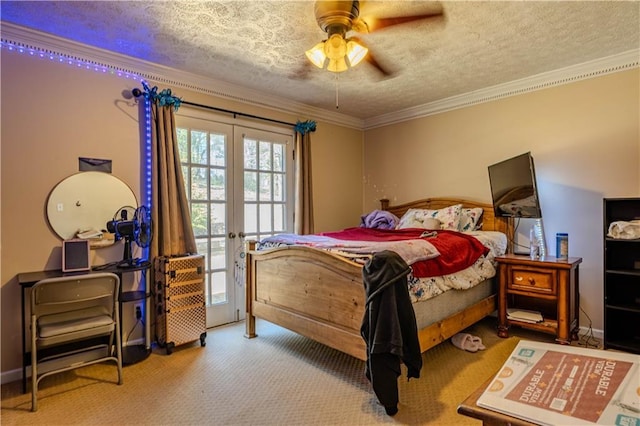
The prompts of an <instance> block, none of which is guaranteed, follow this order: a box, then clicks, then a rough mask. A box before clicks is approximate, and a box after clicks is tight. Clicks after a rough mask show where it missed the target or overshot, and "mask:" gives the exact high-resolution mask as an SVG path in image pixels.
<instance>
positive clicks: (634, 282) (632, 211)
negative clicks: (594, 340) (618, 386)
mask: <svg viewBox="0 0 640 426" xmlns="http://www.w3.org/2000/svg"><path fill="white" fill-rule="evenodd" d="M603 219H604V347H605V349H617V350H622V351H626V352H632V353H640V239H621V238H611V237H609V236H607V233H608V231H609V226H610V225H611V223H613V222H617V221H625V222H627V221H630V220H640V198H605V199H604V214H603Z"/></svg>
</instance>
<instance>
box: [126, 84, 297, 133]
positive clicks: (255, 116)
mask: <svg viewBox="0 0 640 426" xmlns="http://www.w3.org/2000/svg"><path fill="white" fill-rule="evenodd" d="M143 87H144V88H145V90H146V89H148V87H147V86H146V85H144V84H143ZM153 90H154V91H155V88H154V89H153ZM131 94H132V95H133V96H135V97H136V98H139V97H140V96H142V95H144V93H143V92H142V90H140V89H138V88H135V89H133V90H132V91H131ZM161 95H162V93H161ZM167 96H169V97H171V94H170V92H169V93H168V94H167ZM145 97H146V96H145ZM178 99H179V98H178ZM176 104H177V102H176ZM180 104H185V105H191V106H194V107H198V108H205V109H211V110H214V111H220V112H226V113H227V114H233V116H234V118H235V116H236V115H241V116H243V117H248V118H254V119H256V120H264V121H270V122H272V123H278V124H285V125H287V126H291V127H293V126H295V124H293V123H287V122H286V121H280V120H274V119H273V118H266V117H260V116H258V115H252V114H245V113H244V112H238V111H232V110H229V109H224V108H218V107H213V106H210V105H202V104H198V103H195V102H189V101H183V100H181V99H180Z"/></svg>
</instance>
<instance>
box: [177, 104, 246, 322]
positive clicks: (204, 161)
mask: <svg viewBox="0 0 640 426" xmlns="http://www.w3.org/2000/svg"><path fill="white" fill-rule="evenodd" d="M176 120H177V127H178V128H177V136H178V145H179V152H180V160H181V163H182V170H183V173H184V178H185V186H186V192H187V199H188V201H189V208H190V212H191V222H192V226H193V231H194V234H195V237H196V245H197V248H198V253H199V254H203V255H204V256H205V270H206V274H205V300H206V303H207V327H213V326H215V325H220V324H225V323H228V322H232V321H234V320H235V319H236V315H235V305H236V301H235V293H234V282H233V273H232V272H230V271H233V269H230V267H229V259H230V257H231V255H232V253H230V252H229V244H228V233H229V232H230V231H229V230H231V229H233V227H234V224H233V214H232V210H231V209H232V208H233V192H232V191H231V189H230V185H229V183H230V181H231V177H232V176H233V167H232V166H233V149H232V147H233V145H232V144H233V127H232V126H230V125H227V124H223V123H217V122H214V121H209V120H205V119H198V118H193V117H184V116H178V117H177V118H176Z"/></svg>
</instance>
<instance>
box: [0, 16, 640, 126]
mask: <svg viewBox="0 0 640 426" xmlns="http://www.w3.org/2000/svg"><path fill="white" fill-rule="evenodd" d="M0 26H1V28H0V30H1V33H2V42H3V43H13V44H16V45H19V46H22V47H24V48H27V49H33V50H34V51H45V52H46V53H52V54H60V55H65V56H69V57H72V58H74V59H76V60H80V61H85V62H88V63H91V64H92V65H96V66H101V67H105V68H108V69H115V70H118V71H122V72H124V73H128V74H132V75H136V76H138V77H140V78H142V79H145V80H151V81H154V82H158V83H165V84H168V85H171V86H173V87H180V88H183V89H188V90H191V91H194V92H198V93H203V94H207V95H211V96H216V97H219V98H223V99H228V100H233V101H237V102H241V103H245V104H248V105H253V106H259V107H262V108H265V109H270V110H273V111H277V112H280V113H282V112H285V113H289V114H292V115H293V116H295V117H299V118H300V119H301V120H305V119H307V118H304V117H312V119H314V120H320V121H324V122H327V123H331V124H336V125H339V126H345V127H349V128H354V129H358V130H369V129H373V128H376V127H382V126H387V125H390V124H396V123H400V122H404V121H409V120H414V119H417V118H421V117H426V116H429V115H435V114H439V113H443V112H446V111H451V110H454V109H458V108H465V107H468V106H472V105H477V104H481V103H485V102H491V101H495V100H498V99H502V98H506V97H510V96H517V95H522V94H524V93H528V92H533V91H537V90H542V89H547V88H550V87H555V86H560V85H563V84H568V83H573V82H576V81H579V80H584V79H588V78H593V77H599V76H602V75H606V74H611V73H616V72H621V71H626V70H629V69H632V68H638V67H639V66H640V50H639V49H634V50H629V51H626V52H622V53H619V54H616V55H611V56H608V57H605V58H600V59H596V60H593V61H589V62H585V63H582V64H577V65H572V66H569V67H565V68H561V69H558V70H553V71H549V72H545V73H541V74H537V75H533V76H530V77H526V78H522V79H519V80H514V81H511V82H508V83H503V84H498V85H495V86H492V87H487V88H484V89H480V90H476V91H473V92H469V93H464V94H461V95H457V96H452V97H449V98H446V99H442V100H438V101H435V102H430V103H427V104H423V105H418V106H415V107H411V108H406V109H403V110H400V111H394V112H392V113H389V114H384V115H380V116H377V117H372V118H369V119H365V120H362V119H360V118H356V117H352V116H349V115H346V114H341V113H337V112H332V111H327V110H325V109H321V108H316V107H313V106H310V105H307V104H303V103H299V102H295V101H292V100H290V99H286V98H282V97H278V96H274V95H271V94H267V93H264V92H260V91H256V90H252V89H248V88H246V87H242V86H238V85H234V84H231V83H228V82H224V81H220V80H215V79H211V78H207V77H203V76H200V75H195V74H192V73H188V72H185V71H181V70H177V69H174V68H170V67H165V66H162V65H158V64H155V63H151V62H147V61H143V60H140V59H136V58H132V57H130V56H126V55H122V54H119V53H115V52H111V51H108V50H105V49H100V48H97V47H93V46H88V45H85V44H82V43H77V42H74V41H71V40H68V39H64V38H61V37H57V36H54V35H51V34H47V33H43V32H40V31H35V30H32V29H29V28H25V27H22V26H19V25H15V24H11V23H7V22H0Z"/></svg>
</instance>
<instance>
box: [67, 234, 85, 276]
mask: <svg viewBox="0 0 640 426" xmlns="http://www.w3.org/2000/svg"><path fill="white" fill-rule="evenodd" d="M90 250H91V249H90V247H89V240H81V239H72V240H64V241H62V272H64V273H67V272H89V271H90V270H91V256H90Z"/></svg>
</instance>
